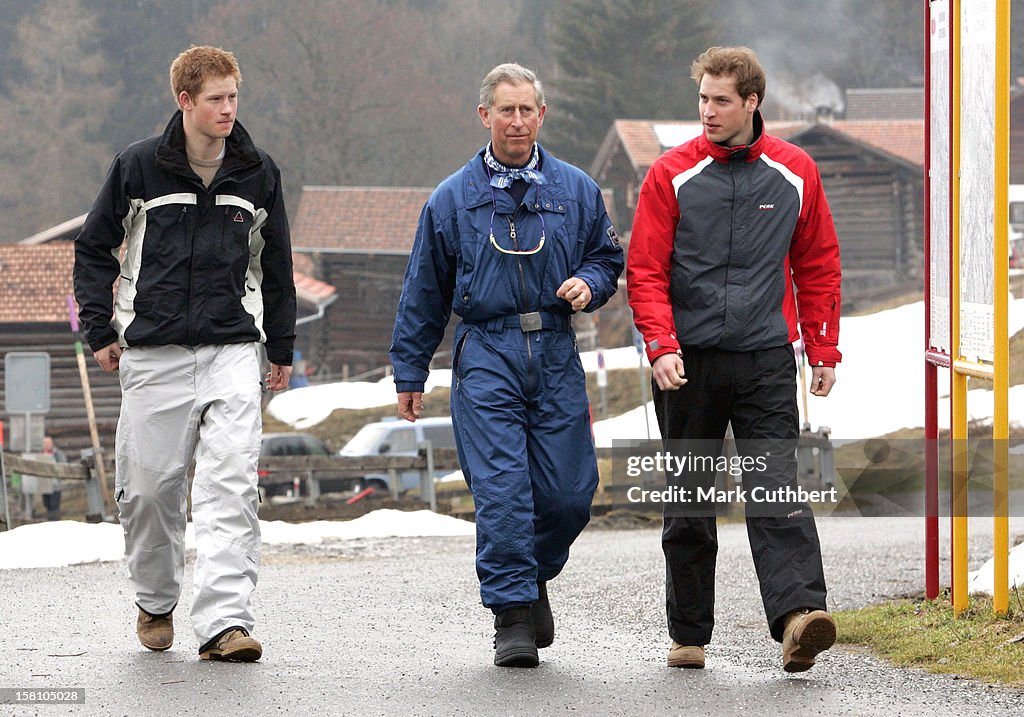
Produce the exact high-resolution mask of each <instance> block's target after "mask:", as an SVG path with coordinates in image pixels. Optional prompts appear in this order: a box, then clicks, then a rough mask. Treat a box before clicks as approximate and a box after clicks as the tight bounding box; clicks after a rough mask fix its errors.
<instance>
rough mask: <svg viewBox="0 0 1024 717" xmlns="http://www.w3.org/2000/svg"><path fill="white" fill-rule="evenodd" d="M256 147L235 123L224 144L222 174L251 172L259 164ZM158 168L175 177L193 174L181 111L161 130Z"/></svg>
mask: <svg viewBox="0 0 1024 717" xmlns="http://www.w3.org/2000/svg"><path fill="white" fill-rule="evenodd" d="M262 162H263V159H262V158H261V157H260V153H259V151H258V150H257V149H256V145H254V144H253V142H252V138H251V137H250V136H249V133H248V132H247V131H246V130H245V127H243V126H242V124H241V122H239V121H238V120H237V119H236V120H235V124H234V126H233V127H232V128H231V134H229V135H228V137H227V140H226V141H225V143H224V164H223V167H222V170H223V172H224V173H225V174H231V173H234V172H239V171H243V170H246V169H251V168H254V167H257V166H259V165H260V164H262ZM156 163H157V166H159V167H161V168H163V169H166V170H168V171H170V172H174V173H176V174H184V175H186V176H193V175H194V174H195V173H194V172H193V171H192V167H190V166H189V163H188V155H187V154H186V153H185V124H184V120H183V115H182V112H181V110H178V111H177V112H175V113H174V116H173V117H171V121H170V122H168V123H167V126H166V127H165V128H164V133H163V135H162V136H161V137H160V144H159V145H157V148H156Z"/></svg>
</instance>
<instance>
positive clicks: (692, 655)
mask: <svg viewBox="0 0 1024 717" xmlns="http://www.w3.org/2000/svg"><path fill="white" fill-rule="evenodd" d="M668 666H669V667H685V668H687V669H690V670H703V669H704V648H703V647H701V646H700V645H680V644H679V643H678V642H676V641H675V640H673V641H672V647H671V648H670V649H669V651H668Z"/></svg>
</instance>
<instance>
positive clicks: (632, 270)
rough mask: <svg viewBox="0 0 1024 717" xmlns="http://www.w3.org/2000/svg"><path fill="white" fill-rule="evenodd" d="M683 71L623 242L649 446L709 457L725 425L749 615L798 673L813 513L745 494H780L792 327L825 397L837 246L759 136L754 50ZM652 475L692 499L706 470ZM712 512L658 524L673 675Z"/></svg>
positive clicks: (808, 184) (810, 602) (789, 415)
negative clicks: (751, 602) (743, 513)
mask: <svg viewBox="0 0 1024 717" xmlns="http://www.w3.org/2000/svg"><path fill="white" fill-rule="evenodd" d="M691 70H692V77H693V78H694V80H696V82H697V83H698V85H699V87H700V116H701V122H702V123H703V125H704V133H703V134H702V135H701V136H699V137H697V138H695V139H693V140H691V141H689V142H686V143H685V144H682V145H680V146H678V147H676V148H674V149H671V150H669V151H668V152H666V153H665V154H663V155H662V156H661V157H659V158H658V160H657V161H656V162H655V163H654V164H653V165H652V166H651V169H650V171H649V172H648V173H647V178H646V179H645V180H644V184H643V187H642V189H641V191H640V198H639V202H638V204H637V210H636V218H635V221H634V224H633V232H632V237H631V240H630V245H629V256H628V265H627V282H628V289H629V304H630V306H631V307H632V309H633V314H634V320H635V322H636V325H637V328H638V329H639V330H640V332H641V333H642V334H643V337H644V341H645V344H646V348H647V356H648V358H649V359H650V361H651V366H652V367H653V382H654V405H655V410H656V412H657V415H658V423H659V426H660V428H661V435H662V440H663V441H664V447H665V449H666V451H668V452H671V453H672V454H673V455H680V456H686V455H695V456H700V455H703V454H709V453H710V454H712V455H713V456H717V455H718V454H719V452H720V451H721V449H722V443H723V440H724V436H725V432H726V427H727V425H728V424H729V423H731V424H732V429H733V434H734V436H735V438H736V440H737V453H738V454H739V456H746V457H749V459H750V460H749V461H748V463H747V466H749V467H751V469H749V470H745V471H744V475H743V489H744V491H746V496H747V498H746V500H747V505H746V507H747V532H748V536H749V539H750V546H751V551H752V553H753V557H754V565H755V567H756V569H757V576H758V581H759V582H760V586H761V596H762V600H763V602H764V609H765V615H766V617H767V619H768V626H769V630H770V631H771V635H772V637H773V638H774V639H775V640H777V641H779V642H782V643H783V668H784V669H785V670H786V671H787V672H800V671H803V670H807V669H809V668H810V667H811V666H812V665H813V664H814V657H815V655H817V654H818V653H819V652H821V651H823V650H826V649H828V648H829V647H831V645H832V643H833V642H834V641H835V623H834V622H833V620H832V618H831V616H830V615H829V614H828V613H827V612H825V592H826V591H825V576H824V572H823V570H822V564H821V548H820V545H819V543H818V535H817V531H816V529H815V525H814V519H813V516H812V514H811V511H810V508H809V507H808V506H807V505H806V503H802V502H795V501H793V500H788V499H787V502H786V503H784V504H779V503H775V504H772V505H768V504H767V503H764V504H761V505H756V504H755V503H754V502H752V501H751V497H752V496H754V497H755V499H756V496H765V495H773V494H777V493H779V490H780V489H781V490H782V491H783V492H784V491H785V490H786V488H788V487H793V488H795V486H796V459H795V455H794V450H795V447H796V441H797V438H798V436H799V426H798V415H797V407H796V381H795V376H796V363H795V361H794V352H793V347H792V342H794V341H796V340H797V339H798V338H799V332H798V325H797V319H798V317H799V321H800V326H801V327H802V332H803V339H804V344H805V346H806V352H807V357H808V359H809V361H810V363H811V365H812V366H813V373H812V378H811V381H812V387H811V392H812V393H813V394H815V395H817V396H827V395H828V393H829V391H830V390H831V389H832V385H833V384H834V383H835V369H834V367H835V365H836V363H837V362H838V361H839V360H840V358H841V356H840V353H839V351H838V349H837V342H838V335H839V305H840V268H839V245H838V242H837V239H836V233H835V228H834V226H833V223H832V215H831V213H830V210H829V207H828V202H827V201H826V199H825V194H824V192H823V191H822V187H821V180H820V177H819V176H818V170H817V168H816V166H815V164H814V162H813V161H812V160H811V158H810V157H808V156H807V154H806V153H805V152H804V151H803V150H801V149H799V148H798V147H795V146H794V145H791V144H789V143H788V142H784V141H782V140H780V139H778V138H777V137H772V136H771V135H768V134H766V133H765V131H764V122H763V120H762V119H761V115H760V112H759V111H758V106H759V105H760V104H761V101H762V100H763V99H764V90H765V75H764V70H763V69H762V67H761V65H760V63H759V62H758V60H757V57H756V56H755V55H754V53H753V52H752V51H750V50H749V49H747V48H745V47H732V48H723V47H712V48H710V49H709V50H707V51H706V52H704V53H703V54H702V55H701V56H700V57H699V58H697V60H696V61H694V63H693V65H692V68H691ZM794 288H795V289H796V296H794ZM700 463H701V465H707V462H700ZM711 463H714V461H711ZM747 466H745V467H747ZM691 467H692V464H691ZM668 478H669V481H670V484H672V485H677V486H679V487H686V488H688V489H690V491H691V493H690V495H695V494H696V493H695V492H693V489H694V488H696V487H703V488H704V489H705V490H706V489H707V488H708V487H709V486H713V485H714V480H715V475H714V470H713V469H712V470H700V469H697V470H688V471H686V472H680V474H678V475H673V474H669V476H668ZM681 495H685V493H681ZM714 515H715V512H714V505H710V506H708V505H704V506H693V505H687V506H682V505H675V506H672V507H669V508H667V509H666V512H665V526H664V533H663V536H662V546H663V549H664V552H665V559H666V563H667V578H666V593H667V609H668V628H669V635H670V636H671V638H672V647H671V649H670V651H669V655H668V664H669V665H670V666H672V667H690V668H702V667H704V646H705V645H707V644H708V643H709V642H710V641H711V633H712V629H713V627H714V587H715V558H716V554H717V549H718V542H717V535H716V526H715V517H714Z"/></svg>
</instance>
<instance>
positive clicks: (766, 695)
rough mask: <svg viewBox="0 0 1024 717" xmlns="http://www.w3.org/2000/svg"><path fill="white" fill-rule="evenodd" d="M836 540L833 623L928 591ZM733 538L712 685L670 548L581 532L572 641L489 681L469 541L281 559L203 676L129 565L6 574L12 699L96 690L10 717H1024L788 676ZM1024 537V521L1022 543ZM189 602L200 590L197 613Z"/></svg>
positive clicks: (559, 620) (1012, 694)
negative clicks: (667, 563)
mask: <svg viewBox="0 0 1024 717" xmlns="http://www.w3.org/2000/svg"><path fill="white" fill-rule="evenodd" d="M990 522H991V521H977V522H975V521H972V523H971V530H972V538H971V540H972V567H976V565H977V564H978V563H980V561H981V560H982V559H983V558H984V557H986V551H988V552H989V553H990V552H991V540H990V538H986V537H985V535H990V534H991V528H990V525H989V524H990ZM819 531H820V534H821V538H822V547H823V553H824V559H825V569H826V576H827V578H828V580H829V589H830V592H829V603H830V609H833V610H839V609H845V608H852V607H857V606H860V605H865V604H868V603H871V602H874V601H877V600H880V599H882V598H884V597H886V596H891V595H896V594H902V593H907V592H916V591H919V590H921V589H922V586H923V559H922V557H921V555H922V548H921V543H922V534H923V527H922V522H921V521H920V520H919V519H918V520H915V519H878V518H875V519H870V518H832V519H825V520H819ZM719 533H720V542H721V546H720V550H719V563H718V565H719V570H718V585H717V591H718V598H717V600H718V605H717V619H718V622H717V626H716V629H715V638H714V642H713V644H712V645H711V646H710V647H709V649H708V665H707V669H705V670H703V671H697V670H672V669H669V668H668V667H666V666H665V655H666V650H667V647H668V638H667V636H666V633H665V628H664V606H663V601H664V586H663V576H664V567H663V559H662V556H661V551H660V543H659V531H657V530H631V531H599V530H591V529H588V530H587V531H585V532H584V534H583V535H582V536H581V537H580V539H579V540H578V541H577V543H576V546H575V547H574V548H573V555H572V557H571V559H570V561H569V565H568V566H567V568H566V570H565V572H564V573H563V574H562V576H560V577H559V578H558V579H557V580H556V581H553V582H552V583H551V584H550V586H549V590H550V594H551V600H552V604H553V609H554V613H555V620H556V641H555V644H554V645H553V646H552V647H550V648H548V649H546V650H543V651H542V652H541V665H540V667H539V668H537V669H535V670H521V669H520V670H515V669H503V668H497V667H494V666H493V664H492V663H491V660H492V654H493V651H492V648H491V637H492V632H493V631H492V629H491V625H490V617H489V613H488V612H486V611H485V610H484V609H483V608H481V607H480V606H479V602H478V595H477V584H476V577H475V574H474V572H473V569H472V556H473V540H472V539H471V538H420V539H412V538H405V539H387V540H385V539H373V540H359V541H349V542H335V543H331V544H323V545H318V546H287V547H285V546H268V547H267V548H265V555H264V566H263V570H262V573H261V578H260V587H259V590H258V591H257V611H258V613H257V614H258V620H259V622H258V624H257V628H256V631H255V633H254V634H255V636H256V637H258V638H259V639H261V640H262V641H263V643H264V658H263V660H262V661H261V662H259V663H257V664H252V665H236V664H225V663H208V662H201V661H199V660H198V659H197V658H196V650H197V647H198V645H197V643H196V640H195V637H194V636H193V635H192V633H191V629H190V627H189V624H188V619H187V615H186V611H185V610H184V609H180V613H181V615H180V617H179V618H178V620H177V624H176V627H177V642H176V644H175V645H174V647H173V648H172V649H171V650H170V651H168V652H164V653H152V652H148V651H146V650H144V649H143V648H141V646H140V645H139V644H138V642H137V641H136V639H135V635H134V620H135V612H134V608H133V605H132V596H131V593H130V591H129V588H128V581H127V577H126V575H125V567H124V564H123V563H103V564H91V565H78V566H71V567H66V568H60V569H33V570H16V571H0V687H36V688H49V689H57V688H69V687H84V688H85V690H86V703H85V704H83V705H73V706H72V705H25V706H17V707H10V706H8V705H2V706H0V714H17V715H23V714H40V715H53V714H89V715H121V714H124V715H163V714H204V715H220V714H246V715H278V714H281V715H284V714H289V715H290V714H297V715H299V714H301V715H311V714H319V715H345V714H354V715H377V714H381V715H409V714H415V715H421V714H422V715H556V714H572V713H575V714H586V715H652V714H680V715H735V714H751V715H771V714H778V715H858V716H860V715H885V717H896V716H897V715H928V716H929V717H937V716H939V715H957V716H960V715H1020V714H1022V712H1024V710H1022V705H1024V691H1021V690H1010V689H1006V688H998V687H989V686H985V685H982V684H979V683H976V682H972V681H969V680H963V679H957V678H955V677H948V676H935V675H929V674H926V673H923V672H920V671H915V670H901V669H896V668H894V667H891V666H889V665H887V664H886V663H884V662H882V661H880V660H878V659H875V658H873V657H871V656H870V655H869V654H867V653H866V652H865V651H864V650H862V649H859V648H850V647H842V646H839V647H836V648H834V649H833V650H831V651H830V652H828V653H826V654H825V655H824V656H822V658H821V659H820V660H819V663H818V665H817V666H816V667H815V668H814V669H813V670H811V671H810V672H807V673H803V674H802V675H787V674H786V673H784V672H783V671H782V669H781V651H780V648H779V646H778V645H777V644H776V643H774V642H773V641H772V640H771V639H770V638H769V637H768V633H767V628H766V626H765V624H764V618H763V613H762V612H761V606H760V600H759V597H758V591H757V587H756V582H755V577H754V569H753V563H752V562H751V560H750V556H749V548H748V546H747V540H746V531H745V529H744V527H743V525H741V524H731V525H723V526H720V530H719ZM1021 533H1024V521H1022V520H1021V519H1019V518H1018V519H1014V520H1013V521H1011V543H1012V542H1013V540H1014V537H1015V536H1017V535H1020V534H1021ZM943 554H944V555H947V554H948V548H946V547H945V546H944V547H943ZM190 558H191V556H190ZM190 570H191V559H190V561H189V566H188V567H187V569H186V573H188V572H189V571H190ZM945 571H946V568H944V573H943V580H944V581H946V580H947V579H948V578H947V572H945ZM190 591H191V585H190V584H189V583H186V586H185V593H184V594H185V595H186V598H185V599H184V600H183V603H184V604H187V602H188V599H187V596H188V595H190V594H191V593H190Z"/></svg>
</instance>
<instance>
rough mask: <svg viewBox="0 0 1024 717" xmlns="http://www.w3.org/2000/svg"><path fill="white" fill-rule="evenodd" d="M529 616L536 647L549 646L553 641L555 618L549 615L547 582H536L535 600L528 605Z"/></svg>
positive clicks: (549, 604) (549, 605)
mask: <svg viewBox="0 0 1024 717" xmlns="http://www.w3.org/2000/svg"><path fill="white" fill-rule="evenodd" d="M530 617H531V618H532V619H533V633H534V638H535V639H536V642H537V647H550V646H551V643H552V642H554V641H555V619H554V618H553V617H552V616H551V603H550V602H548V584H547V583H546V582H544V581H538V582H537V602H535V603H534V604H533V605H532V606H530Z"/></svg>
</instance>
